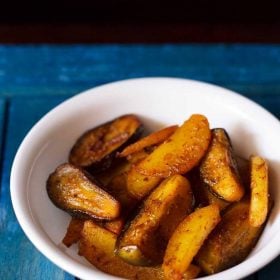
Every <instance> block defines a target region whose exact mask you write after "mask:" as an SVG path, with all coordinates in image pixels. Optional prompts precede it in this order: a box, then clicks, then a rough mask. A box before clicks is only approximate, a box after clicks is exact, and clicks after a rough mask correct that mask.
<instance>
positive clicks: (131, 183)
mask: <svg viewBox="0 0 280 280" xmlns="http://www.w3.org/2000/svg"><path fill="white" fill-rule="evenodd" d="M161 181H162V179H161V178H159V177H151V176H145V175H142V174H141V173H139V172H138V171H137V170H136V168H135V166H134V167H132V168H131V169H130V170H129V172H128V173H127V190H128V192H129V193H130V195H131V196H132V197H134V198H136V199H138V200H141V199H142V198H144V197H145V196H147V195H148V194H149V193H150V192H151V191H152V190H153V189H154V188H155V187H156V186H158V184H159V183H160V182H161Z"/></svg>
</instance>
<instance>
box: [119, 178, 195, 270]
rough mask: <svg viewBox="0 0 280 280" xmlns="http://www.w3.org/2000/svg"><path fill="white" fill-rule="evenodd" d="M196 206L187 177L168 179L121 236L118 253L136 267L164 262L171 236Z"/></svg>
mask: <svg viewBox="0 0 280 280" xmlns="http://www.w3.org/2000/svg"><path fill="white" fill-rule="evenodd" d="M193 205H194V198H193V194H192V190H191V187H190V184H189V182H188V180H187V179H186V178H185V177H183V176H181V175H174V176H171V177H169V178H167V179H165V180H164V181H163V182H162V183H161V184H160V185H159V186H158V187H157V188H156V189H155V190H154V191H153V192H152V193H151V194H150V195H149V196H148V198H147V199H146V200H145V202H144V204H143V206H142V208H141V210H140V212H139V214H138V215H136V217H135V218H134V219H133V220H132V221H131V222H130V224H129V226H128V228H127V229H126V230H125V231H124V233H123V234H122V235H121V236H120V238H119V241H118V245H117V251H116V253H117V254H118V256H119V257H121V258H122V259H123V260H124V261H126V262H128V263H131V264H133V265H144V266H145V265H151V264H159V263H161V262H162V259H163V256H164V251H165V249H166V246H167V242H168V240H169V238H170V236H171V235H172V233H173V232H174V230H175V228H176V227H177V225H178V224H179V223H180V222H181V221H182V220H183V219H184V218H185V217H186V216H187V215H188V214H189V213H190V212H191V211H192V209H193Z"/></svg>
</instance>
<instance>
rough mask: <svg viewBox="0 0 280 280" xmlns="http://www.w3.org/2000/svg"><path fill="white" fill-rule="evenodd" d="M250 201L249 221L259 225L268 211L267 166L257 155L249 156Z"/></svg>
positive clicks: (251, 223)
mask: <svg viewBox="0 0 280 280" xmlns="http://www.w3.org/2000/svg"><path fill="white" fill-rule="evenodd" d="M250 169H251V172H250V174H251V183H250V187H251V201H250V211H249V222H250V225H252V226H254V227H259V226H261V225H262V224H263V223H264V222H265V220H266V217H267V212H268V166H267V163H266V161H265V160H264V159H262V158H261V157H259V156H252V157H251V158H250Z"/></svg>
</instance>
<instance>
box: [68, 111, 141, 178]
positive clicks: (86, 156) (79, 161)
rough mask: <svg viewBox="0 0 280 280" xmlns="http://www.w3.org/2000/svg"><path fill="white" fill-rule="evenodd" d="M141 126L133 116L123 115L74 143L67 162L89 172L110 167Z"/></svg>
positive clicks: (139, 131)
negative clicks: (117, 154) (117, 153)
mask: <svg viewBox="0 0 280 280" xmlns="http://www.w3.org/2000/svg"><path fill="white" fill-rule="evenodd" d="M142 132H143V125H142V123H141V122H140V120H139V119H138V118H137V117H136V116H134V115H124V116H121V117H119V118H117V119H115V120H112V121H110V122H108V123H105V124H102V125H100V126H98V127H96V128H93V129H91V130H89V131H87V132H86V133H84V134H83V135H82V136H81V137H80V138H79V139H78V140H77V142H76V143H75V145H74V146H73V148H72V149H71V152H70V155H69V162H70V163H72V164H74V165H76V166H78V167H81V168H84V169H86V170H87V171H90V172H91V173H95V172H100V171H101V170H104V169H107V168H109V167H110V165H111V163H112V160H113V159H114V157H115V155H116V152H117V151H119V150H122V149H123V148H124V146H126V145H129V144H130V143H133V142H134V141H136V140H137V139H138V138H139V137H140V136H141V134H142Z"/></svg>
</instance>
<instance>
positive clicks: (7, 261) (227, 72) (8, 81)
mask: <svg viewBox="0 0 280 280" xmlns="http://www.w3.org/2000/svg"><path fill="white" fill-rule="evenodd" d="M147 76H172V77H182V78H189V79H197V80H202V81H206V82H211V83H214V84H218V85H221V86H225V87H227V88H230V89H232V90H235V91H237V92H239V93H241V94H243V95H245V96H247V97H249V98H251V99H253V100H255V101H256V102H258V103H259V104H261V105H263V106H264V107H265V108H267V109H268V110H269V111H271V112H272V113H273V114H274V115H275V116H276V117H278V118H280V45H238V44H234V45H224V44H213V45H200V44H191V45H189V44H188V45H170V44H166V45H87V46H85V45H72V46H69V45H65V46H63V45H62V46H50V45H39V46H38V45H37V46H32V45H30V46H3V45H2V46H0V147H1V149H0V167H1V195H0V240H1V241H0V263H1V266H0V279H1V280H2V279H5V280H12V279H24V280H26V279H30V280H33V279H34V280H41V279H46V280H47V279H57V280H61V279H72V280H73V279H74V277H73V276H71V275H69V274H68V273H66V272H64V271H62V270H61V269H60V268H58V267H56V266H55V265H54V264H52V263H51V262H50V261H49V260H47V259H46V258H45V257H44V256H43V255H42V254H41V253H39V252H38V251H37V250H36V249H35V247H34V246H33V245H32V244H31V243H30V242H29V240H28V239H27V238H26V237H25V235H24V233H23V232H22V230H21V228H20V227H19V225H18V223H17V220H16V218H15V215H14V213H13V210H12V206H11V201H10V194H9V176H10V169H11V165H12V161H13V158H14V155H15V153H16V150H17V148H18V146H19V144H20V142H21V141H22V139H23V137H24V135H25V134H26V132H27V131H28V130H29V129H30V128H31V126H32V125H33V124H34V123H35V122H36V121H37V120H38V119H39V118H40V117H41V116H42V115H44V114H45V113H46V112H47V111H49V110H50V109H51V108H53V107H54V106H56V105H57V104H59V103H60V102H61V101H63V100H65V99H66V98H68V97H70V96H72V95H74V94H76V93H79V92H80V91H83V90H85V89H88V88H91V87H94V86H97V85H100V84H104V83H107V82H112V81H116V80H120V79H127V78H135V77H147ZM248 279H255V280H256V279H258V280H264V279H270V280H278V279H280V258H278V259H276V260H275V261H274V262H272V263H271V264H269V265H268V266H267V267H265V268H264V269H262V270H261V271H259V272H258V273H256V274H255V275H252V276H251V277H249V278H248Z"/></svg>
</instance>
